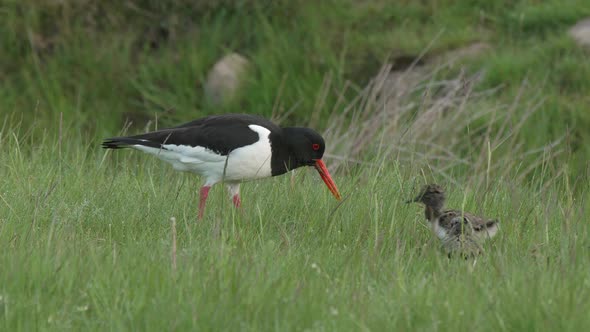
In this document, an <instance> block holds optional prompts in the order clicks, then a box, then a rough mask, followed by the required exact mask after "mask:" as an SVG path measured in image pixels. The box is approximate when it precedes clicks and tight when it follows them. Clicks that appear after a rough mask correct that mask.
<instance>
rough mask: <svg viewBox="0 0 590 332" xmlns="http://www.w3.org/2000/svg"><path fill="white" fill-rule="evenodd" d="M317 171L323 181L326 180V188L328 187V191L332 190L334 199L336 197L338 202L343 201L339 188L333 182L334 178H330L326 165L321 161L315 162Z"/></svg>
mask: <svg viewBox="0 0 590 332" xmlns="http://www.w3.org/2000/svg"><path fill="white" fill-rule="evenodd" d="M315 169H317V170H318V173H320V176H321V177H322V180H324V183H325V184H326V186H328V189H330V191H331V192H332V194H333V195H334V197H336V199H338V200H340V199H342V197H341V196H340V192H338V188H336V184H335V183H334V180H332V177H331V176H330V172H328V169H327V168H326V165H325V164H324V162H323V161H322V160H321V159H318V160H316V161H315Z"/></svg>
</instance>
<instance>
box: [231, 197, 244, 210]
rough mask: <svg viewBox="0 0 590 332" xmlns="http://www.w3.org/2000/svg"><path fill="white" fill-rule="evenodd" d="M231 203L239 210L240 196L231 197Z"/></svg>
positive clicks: (240, 204)
mask: <svg viewBox="0 0 590 332" xmlns="http://www.w3.org/2000/svg"><path fill="white" fill-rule="evenodd" d="M232 201H233V202H234V206H235V207H236V208H239V207H240V206H242V200H241V199H240V195H238V194H236V195H234V196H233V198H232Z"/></svg>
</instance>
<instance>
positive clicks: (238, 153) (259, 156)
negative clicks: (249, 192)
mask: <svg viewBox="0 0 590 332" xmlns="http://www.w3.org/2000/svg"><path fill="white" fill-rule="evenodd" d="M249 128H250V129H251V130H253V131H254V132H256V133H258V137H259V140H258V141H257V142H256V143H254V144H251V145H246V146H243V147H241V148H237V149H235V150H233V151H231V152H230V153H229V155H227V156H222V155H219V154H217V153H215V152H213V151H211V150H209V149H206V148H204V147H202V146H196V147H192V146H187V145H174V144H164V145H163V147H164V149H158V148H152V147H146V146H143V145H134V146H133V147H134V148H136V149H137V150H140V151H143V152H147V153H149V154H153V155H155V156H157V157H158V158H160V159H162V160H164V161H166V162H168V163H170V164H172V167H174V169H176V170H179V171H186V172H193V173H197V174H199V175H201V176H203V177H205V179H206V184H208V185H213V184H214V183H217V182H221V181H222V180H225V181H232V182H238V181H248V180H254V179H259V178H265V177H269V176H271V175H272V172H271V168H270V163H271V148H270V141H269V139H268V135H269V134H270V131H269V130H268V129H266V128H264V127H261V126H257V125H250V126H249Z"/></svg>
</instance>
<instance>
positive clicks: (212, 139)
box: [102, 114, 281, 156]
mask: <svg viewBox="0 0 590 332" xmlns="http://www.w3.org/2000/svg"><path fill="white" fill-rule="evenodd" d="M253 124H254V125H259V126H262V127H265V128H267V129H268V130H270V131H271V132H275V133H278V132H280V130H281V129H280V127H279V126H277V125H275V124H274V123H272V122H270V121H269V120H267V119H264V118H262V117H259V116H255V115H248V114H224V115H214V116H208V117H205V118H201V119H198V120H194V121H191V122H187V123H185V124H182V125H179V126H177V127H173V128H167V129H162V130H158V131H154V132H149V133H146V134H140V135H134V136H126V137H113V138H107V139H105V140H104V142H103V143H102V146H103V148H107V149H118V148H124V147H127V146H129V145H144V146H149V147H154V148H163V147H162V145H164V144H174V145H187V146H202V147H205V148H207V149H209V150H212V151H214V152H216V153H219V154H221V155H224V156H225V155H227V154H228V153H229V152H231V151H232V150H234V149H237V148H239V147H242V146H245V145H250V144H253V143H255V142H257V141H258V134H257V133H256V132H254V131H252V129H250V128H249V127H248V126H249V125H253Z"/></svg>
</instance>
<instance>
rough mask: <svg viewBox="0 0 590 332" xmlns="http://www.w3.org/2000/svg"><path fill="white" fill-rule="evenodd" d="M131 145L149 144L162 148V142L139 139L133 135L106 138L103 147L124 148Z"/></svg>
mask: <svg viewBox="0 0 590 332" xmlns="http://www.w3.org/2000/svg"><path fill="white" fill-rule="evenodd" d="M131 145H143V146H149V147H152V148H157V149H159V148H161V144H160V143H157V142H152V141H148V140H146V139H138V138H132V137H112V138H106V139H105V140H104V141H103V142H102V147H103V148H104V149H123V148H127V147H129V146H131Z"/></svg>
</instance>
